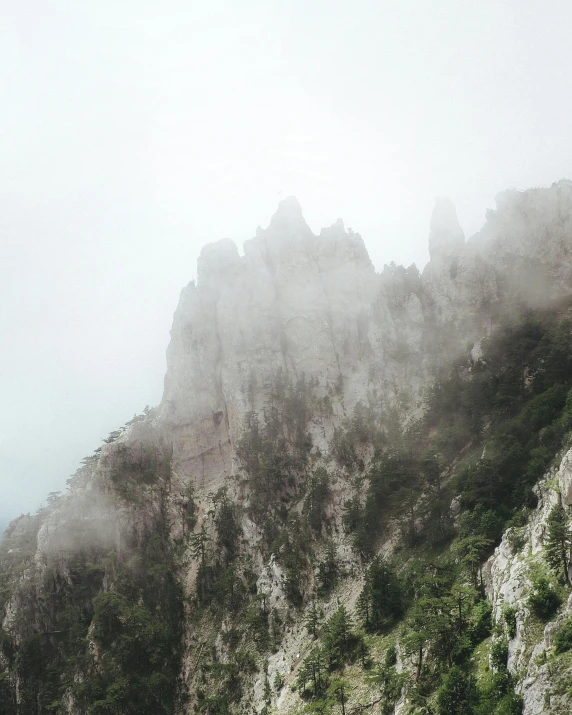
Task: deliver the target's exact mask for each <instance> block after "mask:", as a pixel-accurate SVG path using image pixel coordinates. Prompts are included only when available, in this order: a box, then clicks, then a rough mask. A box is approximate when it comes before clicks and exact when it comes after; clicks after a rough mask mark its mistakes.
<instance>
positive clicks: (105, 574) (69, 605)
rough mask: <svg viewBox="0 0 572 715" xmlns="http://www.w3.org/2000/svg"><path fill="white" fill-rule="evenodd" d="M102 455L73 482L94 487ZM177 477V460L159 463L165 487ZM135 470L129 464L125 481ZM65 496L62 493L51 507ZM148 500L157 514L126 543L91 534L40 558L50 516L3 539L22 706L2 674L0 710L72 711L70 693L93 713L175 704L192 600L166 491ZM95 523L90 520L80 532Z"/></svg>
mask: <svg viewBox="0 0 572 715" xmlns="http://www.w3.org/2000/svg"><path fill="white" fill-rule="evenodd" d="M95 463H96V460H94V459H92V458H88V459H86V460H84V462H83V464H82V467H81V468H80V470H78V473H76V475H74V477H73V478H72V480H71V481H72V484H71V485H70V486H71V487H72V488H76V487H78V486H85V484H86V483H87V479H88V478H89V476H90V475H89V474H88V470H93V469H94V468H95ZM139 466H140V463H139V462H138V463H137V468H139ZM168 475H169V470H168V465H167V466H165V465H161V466H160V467H159V466H158V469H157V474H156V475H155V476H154V477H153V481H155V482H156V483H159V484H163V485H164V483H165V480H166V479H168ZM115 476H116V478H117V479H118V478H119V477H118V475H117V474H116V475H115ZM133 478H134V476H133V472H132V471H131V470H128V473H127V474H126V483H127V484H130V483H131V480H132V479H133ZM146 479H151V477H146ZM126 489H127V486H125V485H124V488H123V489H121V490H120V491H121V498H122V499H123V500H124V501H123V503H124V504H126V505H131V504H133V503H134V501H135V500H134V499H133V498H131V496H130V495H129V494H127V493H126ZM163 493H164V491H163ZM160 494H161V492H159V495H160ZM142 498H143V497H141V496H140V495H139V496H138V497H137V499H138V500H141V499H142ZM149 498H150V497H148V499H149ZM60 501H61V500H60V497H57V498H56V496H54V498H53V499H51V500H49V503H48V507H47V508H46V509H47V510H48V511H49V509H51V508H55V507H57V505H58V503H59V502H60ZM145 506H146V509H147V510H148V513H150V514H155V515H156V516H155V518H154V520H153V522H152V523H151V522H150V521H149V522H147V524H146V525H145V526H144V528H140V529H138V530H137V531H135V530H133V531H131V530H124V531H123V533H122V539H121V541H122V545H121V550H119V549H116V548H112V549H109V548H103V547H101V546H98V541H97V540H93V543H91V544H90V539H88V538H84V539H83V540H78V541H77V543H75V544H70V545H69V546H68V547H67V549H66V551H65V552H64V551H62V552H61V553H54V554H51V555H50V554H46V555H45V561H44V563H41V564H38V563H36V562H35V561H34V560H33V559H32V555H33V553H34V551H35V546H36V544H35V537H36V532H37V526H39V524H40V519H41V518H42V517H43V515H42V514H40V515H39V516H37V517H35V524H34V519H32V520H31V522H32V523H30V524H29V525H27V528H24V529H21V530H18V531H17V532H15V531H14V530H12V531H11V532H10V533H9V534H8V535H7V539H6V540H5V541H3V542H2V544H1V545H0V573H1V577H0V581H1V582H2V584H3V587H2V597H1V598H2V602H1V603H0V606H2V607H3V608H4V606H5V604H6V600H7V599H8V598H15V599H17V602H18V610H17V620H16V622H14V623H12V624H11V625H10V626H9V628H8V629H7V630H6V631H1V630H0V636H1V643H0V645H1V651H2V657H3V658H4V659H5V661H6V662H7V664H8V666H9V668H10V670H11V672H12V673H13V674H14V675H15V676H17V678H18V681H19V682H18V703H17V704H16V699H15V692H14V690H13V683H10V685H8V684H7V682H6V680H5V679H4V678H2V679H0V693H2V689H4V691H6V690H7V691H8V692H4V693H3V694H2V698H1V700H2V705H1V706H0V712H4V713H6V715H16V713H17V715H44V714H46V715H47V714H54V715H58V714H59V713H62V714H63V713H64V712H67V706H66V705H65V704H64V703H65V702H68V701H70V700H71V701H72V702H73V703H75V707H76V708H77V709H78V712H81V713H85V714H86V715H108V714H110V715H111V714H115V713H119V712H120V713H122V715H123V714H125V715H129V714H133V715H135V713H138V714H139V715H144V714H145V713H148V714H149V715H151V713H153V714H154V715H156V714H158V713H165V715H167V713H172V712H173V710H174V707H175V699H176V693H177V677H178V674H179V670H180V656H181V638H180V634H181V627H182V626H181V624H182V618H183V599H182V592H181V588H180V585H179V582H178V579H177V576H176V566H175V562H174V559H173V553H172V548H171V544H170V540H169V535H168V531H167V525H166V522H165V518H164V513H165V509H164V507H165V505H164V503H163V502H162V501H161V500H160V499H159V501H158V502H157V501H154V502H152V503H151V502H149V501H147V502H146V504H145ZM25 518H26V517H23V519H25ZM88 526H89V523H88V524H87V525H86V524H82V530H80V531H79V532H78V533H84V531H83V530H85V529H86V528H88ZM15 528H16V529H17V525H16V527H15ZM68 528H69V529H70V530H71V529H72V528H73V523H72V522H70V524H69V527H68ZM15 533H16V534H17V535H16V536H15V535H14V534H15ZM72 535H73V532H72V531H70V532H69V536H70V537H71V536H72ZM24 573H25V575H26V578H25V579H20V578H19V576H20V575H21V574H24ZM1 708H4V710H1Z"/></svg>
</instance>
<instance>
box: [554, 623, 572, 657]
mask: <svg viewBox="0 0 572 715" xmlns="http://www.w3.org/2000/svg"><path fill="white" fill-rule="evenodd" d="M554 650H555V651H556V653H566V651H569V650H572V618H568V619H567V620H566V621H564V623H563V624H562V626H561V627H560V629H559V630H558V631H557V632H556V634H555V636H554Z"/></svg>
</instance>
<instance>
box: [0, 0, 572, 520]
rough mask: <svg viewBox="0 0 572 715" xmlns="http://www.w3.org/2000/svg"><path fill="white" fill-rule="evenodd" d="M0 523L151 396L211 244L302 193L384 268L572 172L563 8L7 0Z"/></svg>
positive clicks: (248, 231) (462, 1)
mask: <svg viewBox="0 0 572 715" xmlns="http://www.w3.org/2000/svg"><path fill="white" fill-rule="evenodd" d="M0 15H1V16H0V152H1V153H0V160H1V170H0V336H1V343H0V391H1V394H2V396H3V409H2V411H1V415H0V521H1V520H2V517H3V516H5V515H8V516H13V515H17V514H18V513H19V512H20V511H22V510H23V511H28V510H32V511H33V510H35V509H36V507H37V506H38V505H39V503H40V501H41V500H42V499H43V497H44V496H45V495H46V494H47V493H48V492H49V491H51V490H55V489H60V488H62V486H63V484H64V483H65V479H66V478H67V477H68V476H69V475H70V474H71V473H72V472H73V471H74V470H75V467H76V466H77V463H78V461H79V460H80V459H81V458H82V457H83V456H84V455H86V454H89V453H90V452H91V451H92V450H93V449H94V448H95V447H97V446H98V445H99V444H100V440H101V438H102V437H104V436H106V435H107V434H108V433H109V432H110V431H111V430H112V429H114V428H116V427H117V426H119V425H120V424H122V423H124V422H125V421H126V420H127V419H130V418H131V417H132V416H133V414H134V413H135V412H140V411H141V410H142V409H143V407H144V406H145V405H146V404H156V403H157V402H158V401H159V400H160V396H161V391H162V381H163V373H164V370H165V358H164V354H165V349H166V347H167V342H168V332H169V328H170V324H171V318H172V314H173V311H174V309H175V306H176V303H177V299H178V294H179V291H180V289H181V287H182V286H183V285H184V284H186V283H187V282H188V281H189V280H190V279H192V278H193V277H194V275H195V266H196V257H197V255H198V252H199V250H200V248H201V246H202V245H203V244H204V243H206V242H208V241H214V240H217V239H219V238H222V237H227V236H230V237H231V238H233V239H235V240H236V241H237V243H238V244H239V246H240V245H241V244H242V241H244V240H245V239H247V238H250V237H251V236H253V235H254V232H255V229H256V226H257V225H258V224H262V225H267V223H268V220H269V217H270V216H271V214H272V213H273V212H274V210H275V208H276V205H277V202H278V200H279V199H281V198H284V197H285V196H287V195H288V194H294V195H296V196H297V197H298V199H299V200H300V202H301V203H302V206H303V208H304V213H305V216H306V219H307V221H308V223H309V224H310V226H311V227H312V228H313V230H314V231H315V232H318V231H319V229H320V228H321V227H322V226H324V225H329V224H331V223H333V222H334V221H335V219H337V218H338V217H339V216H341V217H343V218H344V221H345V224H346V226H351V227H352V228H353V229H354V230H355V231H358V232H359V233H361V234H362V236H363V238H364V240H365V242H366V245H367V246H368V249H369V251H370V254H371V256H372V259H373V261H374V263H375V265H376V267H377V268H378V269H380V268H382V266H383V263H384V262H389V261H391V260H395V261H397V262H398V263H405V264H409V263H411V262H413V261H414V262H416V263H417V264H418V266H419V267H420V268H421V267H422V266H423V265H424V263H425V261H426V260H427V251H426V246H427V235H428V225H429V218H430V214H431V210H432V205H433V201H434V199H435V197H436V196H437V195H448V196H449V197H450V198H451V199H452V200H453V201H454V202H455V203H456V206H457V210H458V214H459V218H460V221H461V224H462V225H463V227H464V229H465V232H466V233H467V235H470V234H471V233H474V232H475V231H476V230H478V228H479V227H480V226H481V224H482V222H483V216H484V211H485V209H486V208H487V207H490V206H492V205H493V203H494V195H495V193H497V192H498V191H499V190H502V189H504V188H507V187H516V188H526V187H528V186H538V185H549V184H550V183H552V182H553V181H556V180H558V179H560V178H562V177H565V176H568V177H571V178H572V170H571V163H572V141H571V138H570V126H571V118H572V72H571V67H572V42H571V41H570V28H571V27H572V3H570V2H569V0H543V1H542V2H541V1H540V0H504V1H502V0H435V1H434V2H431V1H429V0H414V1H413V0H372V1H371V2H369V1H368V0H353V1H352V2H336V1H335V0H327V1H326V0H304V2H302V0H287V1H286V0H284V1H283V2H273V1H272V0H264V1H260V2H256V1H253V0H250V1H249V2H238V1H237V0H234V2H230V1H229V2H225V1H221V0H208V2H207V1H205V2H202V3H197V2H192V0H184V1H183V0H163V1H162V2H158V1H156V2H147V1H145V0H123V1H121V0H114V1H113V2H112V1H111V0H97V2H95V1H93V0H51V1H50V0H42V1H40V0H18V2H11V3H10V2H8V0H6V2H5V3H3V5H2V7H1V8H0Z"/></svg>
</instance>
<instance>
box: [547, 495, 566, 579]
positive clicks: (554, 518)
mask: <svg viewBox="0 0 572 715" xmlns="http://www.w3.org/2000/svg"><path fill="white" fill-rule="evenodd" d="M545 548H546V560H547V561H548V563H549V564H550V565H551V566H552V568H554V569H558V570H560V571H561V573H562V574H563V576H564V579H565V581H566V583H567V584H568V585H571V584H570V576H569V575H568V563H569V561H570V557H571V554H572V529H571V528H570V527H569V526H568V520H567V518H566V512H565V511H564V507H563V506H562V504H560V503H558V504H556V506H554V507H553V508H552V511H551V512H550V516H549V517H548V538H547V541H546V547H545Z"/></svg>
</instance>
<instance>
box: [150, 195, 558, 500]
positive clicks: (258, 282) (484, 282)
mask: <svg viewBox="0 0 572 715" xmlns="http://www.w3.org/2000/svg"><path fill="white" fill-rule="evenodd" d="M571 235H572V185H571V184H570V183H569V182H565V181H563V182H559V183H558V184H555V185H554V186H553V187H552V188H550V189H533V190H530V191H526V192H515V191H509V192H505V193H503V194H500V195H499V196H498V197H497V209H496V211H492V212H488V216H487V223H486V224H485V226H484V228H483V229H482V231H481V232H480V234H478V235H477V236H475V237H473V238H472V239H471V240H470V241H469V242H467V243H465V239H464V234H463V231H462V229H461V227H460V226H459V223H458V220H457V216H456V212H455V208H454V206H453V205H452V204H451V202H450V201H448V200H439V201H438V202H437V204H436V207H435V211H434V214H433V217H432V219H431V231H430V237H429V248H430V257H431V260H430V263H429V264H428V265H427V266H426V268H425V270H424V271H423V274H422V275H420V274H419V272H418V270H417V269H416V268H415V266H411V267H410V268H408V269H404V268H402V267H400V266H399V267H396V266H394V265H393V264H392V265H391V266H386V267H385V268H384V270H383V271H382V273H381V274H376V272H375V271H374V268H373V266H372V264H371V261H370V259H369V256H368V254H367V251H366V248H365V246H364V243H363V241H362V239H361V237H360V236H359V235H357V234H354V233H351V232H350V233H348V232H347V231H346V230H345V229H344V226H343V223H342V222H341V220H338V221H337V222H336V223H335V224H334V225H333V226H331V227H330V228H327V229H322V231H321V233H320V235H318V236H316V235H314V234H313V233H312V232H311V230H310V229H309V227H308V225H307V224H306V222H305V221H304V218H303V216H302V211H301V208H300V206H299V204H298V202H297V201H296V199H294V198H290V199H287V200H285V201H283V202H282V203H281V204H280V206H279V208H278V211H277V212H276V214H275V215H274V216H273V218H272V220H271V222H270V225H269V227H268V228H267V229H265V230H262V229H258V231H257V233H256V237H255V238H253V239H251V240H250V241H247V242H246V243H245V245H244V255H243V256H240V255H239V253H238V250H237V248H236V246H235V244H234V243H233V242H232V241H230V240H223V241H219V242H218V243H214V244H209V245H207V246H205V248H204V249H203V251H202V252H201V255H200V257H199V262H198V280H197V283H196V284H195V283H191V284H190V285H189V286H187V287H186V288H185V289H184V290H183V292H182V294H181V299H180V303H179V306H178V308H177V311H176V313H175V318H174V323H173V329H172V332H171V343H170V346H169V350H168V354H167V355H168V369H167V376H166V379H165V391H164V397H163V401H162V404H161V407H160V415H159V420H160V421H161V422H162V423H163V424H164V425H165V426H166V427H167V429H168V431H169V433H170V434H171V436H172V439H173V450H174V460H175V465H176V470H177V471H178V473H180V474H182V475H186V476H187V477H189V478H192V479H194V480H195V482H196V483H197V484H198V485H205V486H208V485H209V484H211V485H212V484H214V483H215V482H217V481H219V480H220V479H221V477H223V476H224V475H229V474H232V473H233V472H234V471H235V469H236V464H235V461H234V445H235V443H236V440H237V439H238V438H239V436H240V434H241V429H242V425H243V421H244V417H245V415H246V414H247V413H248V412H249V411H251V410H256V411H258V412H261V411H262V410H263V409H264V406H265V404H266V401H267V396H268V395H267V390H268V386H269V384H270V381H271V379H272V378H273V377H275V376H276V375H277V374H278V373H282V374H283V375H286V376H288V377H289V379H291V380H297V379H300V378H301V377H302V376H304V378H305V379H306V380H307V381H308V384H309V385H312V387H311V389H312V390H313V392H314V393H315V394H316V395H317V396H318V397H321V396H324V395H327V394H335V395H337V396H338V399H336V400H334V405H333V417H334V421H333V423H335V421H336V419H338V420H339V419H340V418H341V417H343V416H344V415H351V413H352V411H353V409H354V407H355V405H356V404H357V403H358V402H362V403H364V404H368V405H372V404H375V405H376V406H377V407H378V408H379V409H380V410H383V409H386V408H387V407H388V406H390V405H391V404H393V403H395V402H396V401H400V402H401V403H405V404H407V406H408V407H409V408H410V409H414V408H415V405H416V404H417V403H418V400H419V397H420V394H421V391H422V388H423V385H424V384H425V382H426V380H427V379H428V377H429V376H430V375H431V374H432V371H433V370H434V369H435V368H436V367H437V366H439V365H440V364H445V363H446V362H448V361H449V360H450V359H451V358H453V357H454V356H455V355H458V354H461V352H464V351H465V350H466V347H467V344H471V345H472V344H474V343H477V342H478V341H479V339H480V338H482V337H483V336H484V335H486V334H487V333H489V332H490V331H491V329H492V328H493V327H494V325H495V323H496V322H497V321H498V320H499V318H500V317H502V316H503V315H504V314H505V312H506V311H505V308H506V305H505V304H506V303H507V302H508V300H509V298H510V299H511V300H512V299H513V298H514V297H515V296H517V297H518V298H519V299H520V300H521V301H524V302H530V303H533V304H538V303H539V302H542V301H547V300H548V299H553V298H554V297H556V296H558V295H562V294H564V293H567V292H568V291H569V289H570V276H571V270H572V253H571V250H570V249H571V245H572V243H571V241H570V236H571ZM333 423H332V422H330V424H329V425H325V432H324V431H323V434H325V435H326V439H325V441H324V443H323V444H322V445H321V447H323V448H327V437H328V435H331V427H332V424H333ZM322 426H324V425H322ZM328 430H329V431H328Z"/></svg>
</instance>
